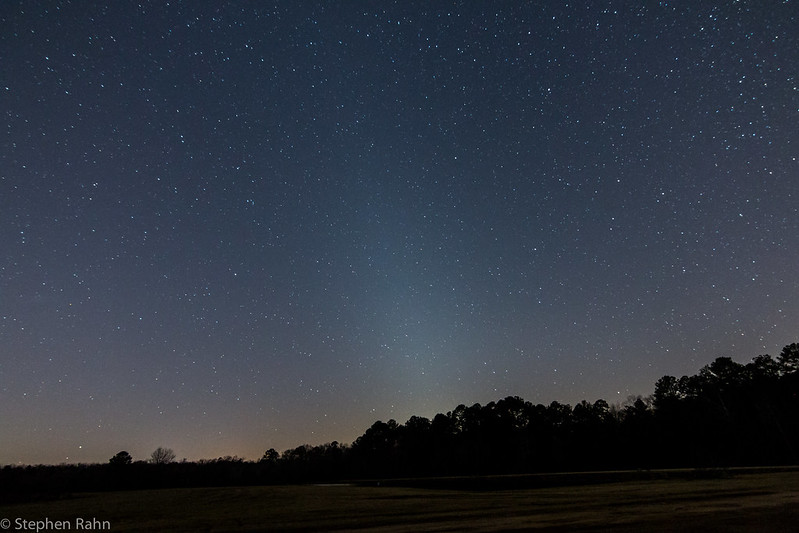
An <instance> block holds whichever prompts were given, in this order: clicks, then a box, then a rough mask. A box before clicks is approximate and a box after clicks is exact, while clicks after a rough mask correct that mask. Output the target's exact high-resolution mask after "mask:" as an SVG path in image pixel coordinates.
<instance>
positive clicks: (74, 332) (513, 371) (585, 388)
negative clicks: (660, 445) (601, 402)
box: [0, 0, 799, 464]
mask: <svg viewBox="0 0 799 533" xmlns="http://www.w3.org/2000/svg"><path fill="white" fill-rule="evenodd" d="M797 19H799V5H797V3H796V2H793V1H770V0H757V1H755V0H752V1H746V0H740V1H732V0H727V1H713V2H709V1H703V0H691V1H687V0H686V1H674V2H667V1H661V2H655V1H652V2H631V1H630V2H622V1H612V0H607V1H596V2H573V1H568V2H566V1H555V0H553V1H532V2H477V1H474V2H472V1H469V2H426V1H425V2H421V1H419V2H412V1H405V0H402V1H396V2H389V1H380V2H335V1H334V2H323V3H312V2H295V1H291V2H278V3H267V2H235V1H231V2H216V1H214V2H211V1H191V2H188V1H184V2H181V1H171V2H168V3H167V2H141V3H137V2H127V1H124V2H123V1H120V2H107V3H103V2H83V1H73V2H69V1H66V0H65V1H28V0H22V1H6V2H3V3H2V5H0V102H2V111H3V115H4V118H5V120H4V131H3V132H2V140H1V141H0V421H1V422H0V425H1V426H2V429H1V430H0V464H17V463H28V464H36V463H61V462H68V463H71V462H106V461H107V460H108V458H110V457H111V456H112V455H114V454H115V453H116V452H118V451H120V450H127V451H129V452H130V453H131V454H132V455H133V457H134V459H145V458H147V457H148V456H149V454H150V452H152V450H154V449H155V448H156V447H157V446H165V447H170V448H172V449H174V450H175V453H176V454H177V457H178V458H183V457H185V458H188V459H190V460H194V459H200V458H215V457H219V456H224V455H237V456H239V457H244V458H247V459H258V458H260V457H261V455H262V454H263V452H264V451H265V450H266V449H268V448H271V447H274V448H276V449H278V450H279V451H282V450H284V449H286V448H289V447H295V446H298V445H300V444H303V443H309V444H322V443H325V442H330V441H333V440H337V441H339V442H344V443H347V442H352V441H353V440H354V439H355V438H356V437H357V436H359V435H361V434H362V433H363V432H364V431H365V429H366V428H368V427H369V426H370V425H371V424H372V423H373V422H374V421H376V420H388V419H389V418H394V419H396V420H397V421H398V422H400V423H403V422H405V421H406V420H407V419H408V418H409V417H410V416H411V415H419V416H426V417H429V418H431V417H432V416H434V415H435V414H436V413H438V412H446V411H449V410H451V409H453V408H454V407H455V406H456V405H458V404H460V403H464V404H467V405H471V404H473V403H475V402H480V403H483V404H485V403H487V402H489V401H492V400H498V399H500V398H503V397H505V396H509V395H518V396H521V397H523V398H524V399H526V400H529V401H532V402H534V403H545V404H548V403H549V402H551V401H553V400H557V401H560V402H563V403H571V404H573V403H576V402H578V401H580V400H582V399H586V400H589V401H594V400H596V399H599V398H602V399H605V400H607V401H608V402H610V403H616V402H624V401H625V400H626V399H627V398H628V397H629V396H630V395H639V394H640V395H648V394H651V392H652V391H653V389H654V382H655V381H656V380H657V379H658V378H659V377H661V376H663V375H666V374H669V375H677V376H680V375H684V374H694V373H696V372H697V371H698V370H699V368H700V367H701V366H703V365H705V364H708V363H709V362H711V361H712V360H713V359H715V358H716V357H719V356H731V357H733V358H734V359H735V360H737V361H741V362H746V361H749V360H751V358H752V357H754V356H756V355H758V354H762V353H769V354H771V355H774V356H776V355H777V354H778V353H779V351H780V349H781V348H782V346H784V345H786V344H788V343H791V342H796V341H798V340H799V338H798V337H799V328H798V327H797V326H798V325H799V275H797V271H798V270H799V269H797V265H799V207H798V206H799V160H797V158H799V42H798V41H799V39H798V38H797V36H799V34H798V33H797V30H796V28H797V27H799V20H797Z"/></svg>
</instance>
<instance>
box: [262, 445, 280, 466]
mask: <svg viewBox="0 0 799 533" xmlns="http://www.w3.org/2000/svg"><path fill="white" fill-rule="evenodd" d="M278 459H280V453H278V451H277V450H276V449H274V448H269V449H268V450H266V451H265V452H264V455H263V457H261V461H268V462H270V463H276V462H277V460H278Z"/></svg>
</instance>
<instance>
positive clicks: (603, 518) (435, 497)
mask: <svg viewBox="0 0 799 533" xmlns="http://www.w3.org/2000/svg"><path fill="white" fill-rule="evenodd" d="M618 477H619V479H622V478H624V476H618ZM656 477H657V476H656ZM660 477H661V479H653V480H628V481H612V480H613V479H614V476H613V475H611V476H610V477H607V476H606V477H605V478H604V479H605V481H607V480H611V481H609V482H603V483H592V484H583V485H570V484H563V483H560V484H559V485H560V486H549V487H540V488H514V489H501V488H500V489H493V490H456V489H453V488H442V489H432V488H418V487H410V486H358V485H330V486H319V485H302V486H274V487H270V486H267V487H232V488H231V487H227V488H194V489H164V490H147V491H131V492H112V493H90V494H77V495H75V496H74V497H72V498H69V499H63V500H58V501H52V502H36V503H28V504H17V505H11V506H0V519H4V518H5V519H8V520H10V527H9V528H8V530H10V531H14V530H20V529H19V528H17V527H16V526H17V524H19V522H17V519H18V518H21V519H24V520H44V519H49V520H51V521H56V520H62V521H66V522H67V523H68V525H69V526H70V527H71V528H72V530H73V531H74V530H77V527H76V526H77V525H78V523H79V522H78V518H82V519H84V520H85V521H84V525H85V524H90V523H91V522H90V520H91V519H92V518H94V519H96V520H100V521H107V523H108V524H110V526H111V531H219V532H221V531H371V530H375V531H392V532H394V531H396V532H401V531H414V532H422V531H529V530H536V529H545V530H548V531H552V530H555V531H558V530H560V531H630V532H632V531H636V532H639V531H703V532H704V531H725V532H727V531H798V530H799V471H796V470H794V471H782V472H771V473H763V472H756V473H751V472H749V473H742V472H737V471H736V472H735V473H729V474H727V475H724V476H720V477H717V478H704V479H703V478H701V476H700V478H697V479H687V478H684V477H679V476H678V477H677V478H674V477H670V476H660ZM708 477H710V476H708ZM454 483H455V481H454V480H451V481H450V483H449V485H450V486H454ZM515 485H519V483H515ZM495 486H498V485H496V484H495ZM94 524H95V525H97V523H96V522H94ZM28 530H32V529H31V528H29V529H28ZM50 530H52V529H50Z"/></svg>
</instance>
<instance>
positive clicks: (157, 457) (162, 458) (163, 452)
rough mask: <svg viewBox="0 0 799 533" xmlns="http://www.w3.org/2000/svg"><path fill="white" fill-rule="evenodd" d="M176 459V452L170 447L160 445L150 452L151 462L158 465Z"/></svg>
mask: <svg viewBox="0 0 799 533" xmlns="http://www.w3.org/2000/svg"><path fill="white" fill-rule="evenodd" d="M174 460H175V452H173V451H172V450H171V449H170V448H162V447H161V446H159V447H158V448H156V449H155V451H153V453H152V454H150V462H151V463H153V464H156V465H163V464H167V463H171V462H172V461H174Z"/></svg>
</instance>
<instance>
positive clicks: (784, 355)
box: [777, 342, 799, 374]
mask: <svg viewBox="0 0 799 533" xmlns="http://www.w3.org/2000/svg"><path fill="white" fill-rule="evenodd" d="M777 363H778V364H779V366H780V372H781V373H782V374H793V373H794V372H796V371H797V370H799V343H796V342H794V343H793V344H789V345H787V346H785V347H784V348H783V349H782V351H781V352H780V355H779V356H777Z"/></svg>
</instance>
